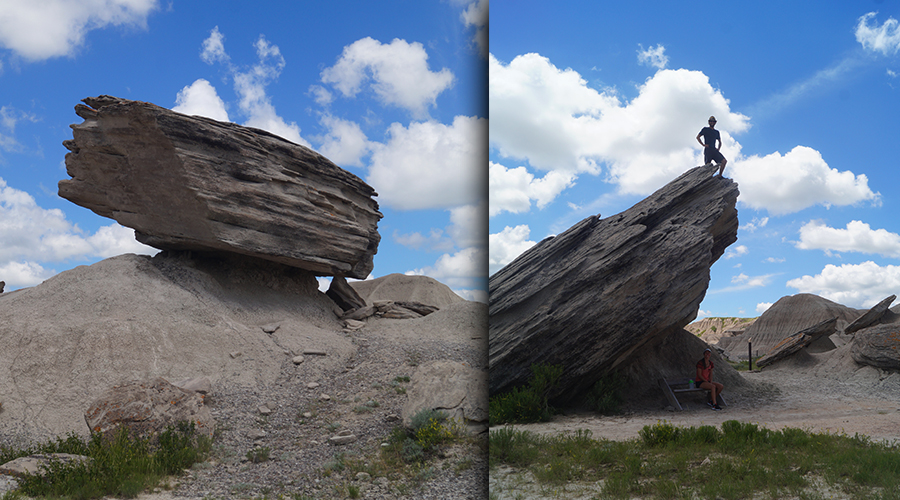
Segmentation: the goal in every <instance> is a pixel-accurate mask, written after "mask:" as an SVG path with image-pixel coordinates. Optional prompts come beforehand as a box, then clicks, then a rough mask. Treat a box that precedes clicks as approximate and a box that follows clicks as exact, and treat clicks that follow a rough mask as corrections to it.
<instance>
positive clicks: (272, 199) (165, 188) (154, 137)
mask: <svg viewBox="0 0 900 500" xmlns="http://www.w3.org/2000/svg"><path fill="white" fill-rule="evenodd" d="M84 102H85V103H86V104H87V106H85V105H83V104H79V105H77V106H76V107H75V113H76V114H78V116H80V117H82V118H84V122H83V123H80V124H75V125H72V131H73V136H74V139H72V140H67V141H65V142H63V145H64V146H65V147H66V148H67V149H69V151H71V152H70V153H69V154H67V155H66V170H67V171H68V173H69V175H70V176H71V177H72V179H69V180H62V181H60V182H59V195H60V196H61V197H63V198H65V199H67V200H69V201H71V202H73V203H75V204H78V205H81V206H83V207H86V208H89V209H91V210H93V211H94V212H96V213H97V214H99V215H102V216H104V217H109V218H111V219H115V220H116V221H117V222H119V223H120V224H122V225H123V226H128V227H131V228H133V229H135V236H136V237H137V239H138V241H140V242H142V243H145V244H147V245H150V246H153V247H156V248H160V249H164V250H199V251H219V252H221V251H224V252H231V253H237V254H242V255H248V256H252V257H258V258H262V259H267V260H271V261H275V262H279V263H282V264H286V265H289V266H293V267H299V268H301V269H306V270H308V271H312V272H314V273H316V274H318V275H329V276H349V277H353V278H360V279H361V278H365V277H367V276H368V275H369V273H370V272H371V271H372V268H373V256H374V255H375V252H376V251H377V250H378V243H379V241H380V239H381V237H380V236H379V234H378V221H379V220H380V219H381V217H382V215H381V213H380V212H379V211H378V203H377V202H376V201H375V200H374V199H373V196H374V195H375V194H376V193H375V191H374V190H373V189H372V187H370V186H369V185H367V184H366V183H365V182H363V181H362V180H361V179H360V178H358V177H357V176H355V175H353V174H351V173H349V172H347V171H345V170H343V169H341V168H339V167H338V166H337V165H335V164H334V163H332V162H330V161H329V160H328V159H326V158H325V157H323V156H322V155H320V154H318V153H316V152H315V151H313V150H311V149H309V148H306V147H303V146H300V145H297V144H294V143H292V142H289V141H287V140H285V139H282V138H281V137H278V136H276V135H273V134H270V133H268V132H265V131H263V130H257V129H252V128H247V127H242V126H240V125H235V124H233V123H224V122H218V121H216V120H212V119H209V118H203V117H200V116H187V115H183V114H181V113H176V112H174V111H170V110H168V109H165V108H161V107H159V106H156V105H153V104H150V103H145V102H138V101H129V100H125V99H119V98H116V97H110V96H100V97H94V98H87V99H84Z"/></svg>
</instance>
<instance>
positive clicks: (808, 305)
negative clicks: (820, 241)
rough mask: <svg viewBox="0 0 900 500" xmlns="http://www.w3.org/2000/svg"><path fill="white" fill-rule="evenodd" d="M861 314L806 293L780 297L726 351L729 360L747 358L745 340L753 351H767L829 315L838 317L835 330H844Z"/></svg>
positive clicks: (826, 318)
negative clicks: (748, 341)
mask: <svg viewBox="0 0 900 500" xmlns="http://www.w3.org/2000/svg"><path fill="white" fill-rule="evenodd" d="M861 314H862V311H859V310H857V309H853V308H851V307H847V306H844V305H841V304H838V303H836V302H832V301H830V300H828V299H825V298H822V297H819V296H818V295H813V294H809V293H798V294H796V295H789V296H786V297H782V298H780V299H778V301H777V302H775V303H774V304H773V305H772V306H771V307H769V308H768V309H767V310H766V312H764V313H763V314H762V315H761V316H760V317H759V318H757V320H756V321H755V322H753V324H752V325H751V326H750V327H749V328H747V329H746V330H744V333H743V334H741V335H740V336H738V337H736V338H737V340H735V341H733V342H732V343H731V344H730V346H729V348H728V349H727V351H726V354H727V356H728V357H729V358H731V359H744V360H746V359H747V354H748V352H747V351H748V350H747V340H748V339H750V340H751V341H752V348H753V353H754V354H756V353H760V354H766V353H768V352H769V351H771V350H772V349H773V348H774V347H775V346H776V345H778V344H779V343H780V342H781V341H783V340H784V339H786V338H788V337H790V336H791V335H794V334H796V333H797V332H800V331H803V330H806V329H807V328H810V327H812V326H814V325H817V324H819V323H821V322H823V321H826V320H830V319H832V318H837V321H836V322H835V330H836V331H838V332H840V331H843V330H844V328H846V327H847V325H849V324H851V323H852V322H853V321H854V320H855V319H857V318H858V317H859V316H860V315H861ZM833 347H834V346H831V348H833Z"/></svg>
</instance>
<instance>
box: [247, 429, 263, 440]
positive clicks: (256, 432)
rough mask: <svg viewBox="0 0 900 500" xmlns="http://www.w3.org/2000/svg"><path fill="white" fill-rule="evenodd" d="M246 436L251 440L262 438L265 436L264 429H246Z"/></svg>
mask: <svg viewBox="0 0 900 500" xmlns="http://www.w3.org/2000/svg"><path fill="white" fill-rule="evenodd" d="M247 437H248V438H250V439H252V440H254V441H255V440H257V439H262V438H264V437H266V431H264V430H262V429H250V430H249V431H247Z"/></svg>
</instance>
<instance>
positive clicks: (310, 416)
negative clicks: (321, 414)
mask: <svg viewBox="0 0 900 500" xmlns="http://www.w3.org/2000/svg"><path fill="white" fill-rule="evenodd" d="M303 418H312V412H308V411H305V412H303Z"/></svg>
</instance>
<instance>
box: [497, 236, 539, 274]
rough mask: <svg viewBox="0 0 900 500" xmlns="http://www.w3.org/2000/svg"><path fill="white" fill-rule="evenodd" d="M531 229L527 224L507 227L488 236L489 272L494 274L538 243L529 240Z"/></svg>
mask: <svg viewBox="0 0 900 500" xmlns="http://www.w3.org/2000/svg"><path fill="white" fill-rule="evenodd" d="M530 234H531V228H529V227H528V226H527V225H525V224H521V225H518V226H516V227H509V226H506V227H504V228H503V230H502V231H500V232H499V233H495V234H491V235H489V236H488V249H489V250H488V252H489V254H488V272H489V274H494V273H496V272H497V271H499V270H500V269H501V268H503V266H505V265H507V264H509V263H510V262H512V261H513V260H514V259H515V258H516V257H518V256H519V255H521V254H522V252H524V251H525V250H528V249H529V248H531V247H533V246H534V245H535V244H536V243H537V242H535V241H531V240H529V239H528V236H529V235H530Z"/></svg>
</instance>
